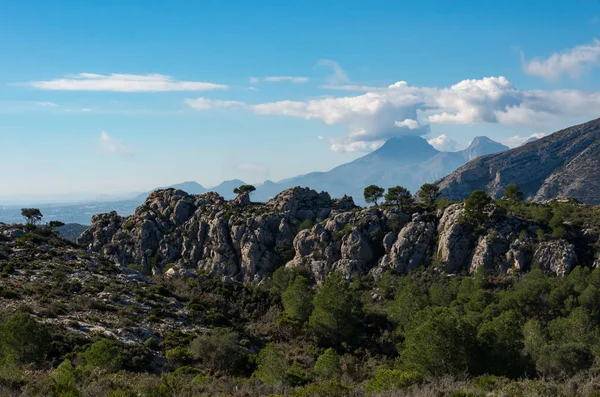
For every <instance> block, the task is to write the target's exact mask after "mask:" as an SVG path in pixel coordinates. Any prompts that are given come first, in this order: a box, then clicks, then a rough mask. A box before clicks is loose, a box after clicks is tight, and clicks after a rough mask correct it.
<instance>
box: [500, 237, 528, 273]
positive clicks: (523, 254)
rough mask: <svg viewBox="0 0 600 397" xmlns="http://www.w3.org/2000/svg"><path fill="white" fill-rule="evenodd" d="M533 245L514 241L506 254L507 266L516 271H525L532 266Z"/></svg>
mask: <svg viewBox="0 0 600 397" xmlns="http://www.w3.org/2000/svg"><path fill="white" fill-rule="evenodd" d="M532 256H533V253H532V252H531V245H530V244H528V243H527V242H525V241H521V240H518V239H517V240H515V241H513V242H512V243H511V244H510V246H509V249H508V251H507V252H506V264H507V267H508V268H509V269H512V270H514V271H524V270H527V269H529V267H530V266H531V259H532Z"/></svg>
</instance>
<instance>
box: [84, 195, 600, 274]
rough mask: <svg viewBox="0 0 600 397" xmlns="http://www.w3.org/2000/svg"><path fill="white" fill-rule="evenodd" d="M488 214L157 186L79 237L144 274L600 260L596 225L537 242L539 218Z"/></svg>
mask: <svg viewBox="0 0 600 397" xmlns="http://www.w3.org/2000/svg"><path fill="white" fill-rule="evenodd" d="M482 222H483V223H482V224H479V225H477V226H475V225H473V224H471V223H469V222H468V221H467V220H466V218H465V210H464V208H463V204H460V203H456V204H452V205H450V206H448V207H447V208H445V209H444V210H440V211H438V212H437V213H434V212H427V211H424V210H423V209H419V208H415V210H414V213H412V214H407V213H404V212H402V211H401V210H399V209H396V208H393V207H386V208H365V209H360V208H357V207H356V206H355V205H354V203H353V201H352V199H351V198H350V197H343V198H341V199H338V200H334V199H331V197H330V196H329V195H328V194H327V193H325V192H321V193H318V192H316V191H314V190H311V189H307V188H300V187H296V188H292V189H289V190H286V191H284V192H282V193H281V194H279V195H277V196H276V197H275V198H273V199H272V200H271V201H269V202H267V203H264V204H258V203H252V202H251V201H250V200H249V196H248V195H245V194H243V195H239V196H238V197H237V198H235V199H234V200H231V201H226V200H224V199H223V198H222V197H221V196H219V195H218V194H216V193H205V194H201V195H188V194H186V193H185V192H183V191H181V190H177V189H167V190H158V191H155V192H153V193H151V194H150V196H149V197H148V199H147V200H146V202H145V203H144V204H143V205H142V206H140V207H139V208H138V209H137V210H136V211H135V213H134V215H132V216H130V217H126V218H124V217H121V216H119V215H118V214H117V213H114V212H113V213H108V214H103V215H97V216H95V217H94V222H93V224H92V225H91V226H90V228H89V229H88V230H86V231H85V232H84V233H83V234H82V235H81V236H80V238H79V240H78V242H79V243H80V244H81V245H83V246H84V247H86V248H89V249H91V250H93V251H97V252H100V253H102V254H103V255H104V256H105V257H106V258H107V259H109V260H110V261H112V262H113V263H116V264H119V265H121V266H122V267H127V266H129V265H135V266H136V267H137V266H139V267H141V268H142V269H143V271H144V272H145V273H147V274H150V273H153V274H155V275H160V274H163V273H167V272H166V271H165V269H167V270H168V273H167V276H168V277H181V276H182V275H187V274H192V273H195V272H198V271H200V272H207V273H212V274H216V275H219V276H223V277H227V278H235V279H239V280H244V281H249V282H251V281H259V280H261V279H263V278H264V277H266V276H268V275H270V274H271V273H272V272H274V271H275V270H276V269H277V268H279V267H281V266H287V267H290V268H292V267H299V266H304V267H306V268H308V269H309V270H310V273H311V274H312V277H313V278H314V279H315V280H316V281H317V282H318V283H322V282H323V281H324V280H325V278H326V277H327V275H328V274H329V273H330V272H333V271H338V272H340V273H341V274H342V275H344V277H346V278H348V279H350V278H352V277H354V276H355V275H358V274H367V273H370V274H372V275H373V276H375V277H379V276H381V275H382V274H383V273H384V272H386V271H393V272H399V273H407V272H410V271H414V270H416V269H418V268H420V267H426V266H430V265H435V266H436V267H439V268H440V269H442V270H443V271H446V272H448V273H461V272H470V273H473V272H475V271H476V270H477V269H479V268H480V267H484V268H486V269H488V270H489V271H491V272H494V273H507V272H515V271H524V270H528V269H529V268H530V266H531V264H532V262H536V263H538V264H539V265H540V267H541V268H542V269H543V270H544V271H545V272H547V273H549V274H555V275H564V274H567V273H568V272H569V271H570V270H571V269H572V268H573V267H574V266H575V265H576V264H578V263H580V264H586V265H590V266H591V265H592V264H591V263H587V262H593V260H594V256H593V254H590V253H593V252H594V249H593V246H595V245H594V244H597V240H598V236H597V233H595V232H594V230H587V231H581V232H580V233H572V234H570V235H572V236H579V235H580V236H583V237H581V239H580V242H578V243H577V244H579V245H574V244H571V243H569V242H567V241H566V240H553V241H545V242H542V243H540V242H538V240H537V239H535V240H534V239H533V236H534V235H536V234H537V230H538V229H539V226H538V225H536V224H535V223H532V222H530V221H527V220H524V219H521V218H519V217H518V215H517V214H506V211H504V210H503V208H502V207H499V206H497V205H495V204H492V205H489V206H488V207H486V209H485V211H484V217H483V221H482ZM524 232H525V234H523V233H524ZM578 255H579V256H578ZM169 269H170V270H169ZM190 272H191V273H190Z"/></svg>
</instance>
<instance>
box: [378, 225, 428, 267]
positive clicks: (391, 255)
mask: <svg viewBox="0 0 600 397" xmlns="http://www.w3.org/2000/svg"><path fill="white" fill-rule="evenodd" d="M432 218H434V217H432V216H427V215H425V216H419V215H417V216H415V217H413V219H412V222H410V223H408V224H407V225H406V226H404V227H403V228H402V229H401V230H400V232H399V233H398V235H397V236H394V234H393V233H390V234H388V235H386V240H385V244H384V249H385V252H386V253H385V255H384V256H383V258H381V262H380V264H379V266H378V268H377V269H375V271H374V274H376V275H379V274H381V272H382V271H384V270H387V269H389V270H394V271H396V272H400V273H406V272H409V271H412V270H416V269H417V268H419V267H420V266H425V265H428V264H429V263H430V261H431V253H432V251H433V239H434V235H435V219H432ZM394 240H395V241H394Z"/></svg>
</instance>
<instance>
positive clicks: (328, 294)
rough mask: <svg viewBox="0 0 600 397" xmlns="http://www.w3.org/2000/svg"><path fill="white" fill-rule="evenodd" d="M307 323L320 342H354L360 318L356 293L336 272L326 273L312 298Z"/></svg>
mask: <svg viewBox="0 0 600 397" xmlns="http://www.w3.org/2000/svg"><path fill="white" fill-rule="evenodd" d="M313 304H314V310H313V312H312V314H311V315H310V319H309V325H310V328H311V329H312V330H313V332H314V333H315V335H316V336H317V337H318V338H319V339H320V340H321V341H322V342H324V343H326V344H330V345H335V344H340V343H342V342H346V343H354V342H356V338H357V337H358V333H359V332H358V331H359V329H358V327H359V325H360V323H361V321H362V319H363V316H364V314H363V301H362V298H361V296H360V294H359V293H358V292H357V291H356V290H355V289H354V288H352V286H351V285H350V284H349V283H348V282H347V281H345V280H344V279H343V278H342V277H341V276H340V275H339V274H337V273H330V274H329V276H327V279H326V280H325V284H324V285H323V287H321V289H320V290H319V292H318V293H317V295H316V296H315V299H314V301H313Z"/></svg>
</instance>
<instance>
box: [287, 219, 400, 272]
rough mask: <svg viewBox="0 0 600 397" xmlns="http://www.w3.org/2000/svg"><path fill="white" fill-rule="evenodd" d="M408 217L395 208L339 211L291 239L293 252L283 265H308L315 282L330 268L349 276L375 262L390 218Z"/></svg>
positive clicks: (368, 267) (362, 270)
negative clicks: (294, 252) (292, 240)
mask: <svg viewBox="0 0 600 397" xmlns="http://www.w3.org/2000/svg"><path fill="white" fill-rule="evenodd" d="M397 217H403V218H407V216H406V215H405V214H402V213H399V212H398V211H396V210H386V211H378V210H375V209H365V210H362V211H356V212H354V211H346V212H340V213H337V214H335V215H333V216H332V217H330V218H329V219H327V220H326V221H325V222H323V223H320V224H317V225H315V226H314V227H313V228H312V229H310V230H303V231H301V232H300V233H298V235H297V236H296V238H295V239H294V248H295V251H296V255H295V256H294V258H293V259H292V260H291V261H290V262H288V264H287V265H286V266H288V267H294V266H308V267H309V268H310V270H311V272H312V274H313V276H314V278H315V280H317V282H323V281H324V280H325V277H326V276H327V274H328V273H329V272H331V271H340V272H341V273H342V274H343V275H344V276H346V277H347V278H350V277H351V276H353V275H354V274H360V273H365V272H366V271H368V270H369V269H371V268H372V267H373V266H375V265H376V263H377V260H378V259H379V255H380V254H379V253H380V252H382V251H383V239H384V236H385V234H386V231H387V230H388V228H389V224H390V223H391V222H390V219H396V218H397Z"/></svg>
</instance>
